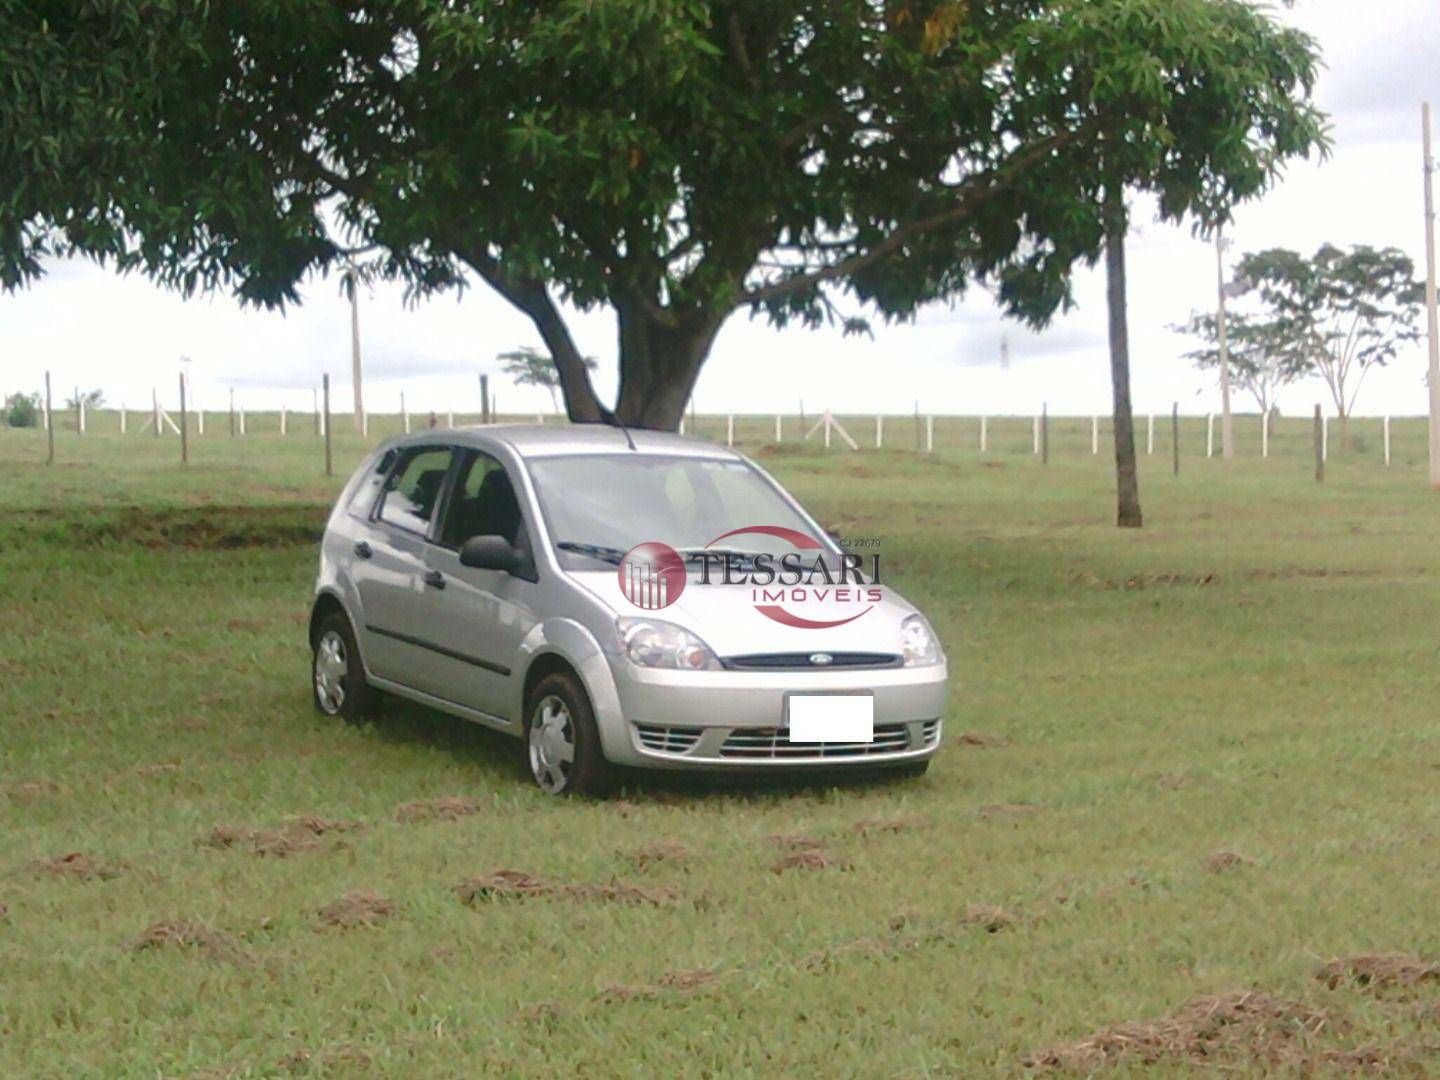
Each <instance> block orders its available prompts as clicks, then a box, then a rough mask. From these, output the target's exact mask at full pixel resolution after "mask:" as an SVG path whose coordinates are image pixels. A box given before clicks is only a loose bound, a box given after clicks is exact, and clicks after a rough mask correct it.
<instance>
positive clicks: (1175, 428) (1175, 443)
mask: <svg viewBox="0 0 1440 1080" xmlns="http://www.w3.org/2000/svg"><path fill="white" fill-rule="evenodd" d="M1170 444H1171V448H1172V449H1173V450H1174V452H1175V475H1176V476H1179V475H1180V403H1179V402H1178V401H1177V402H1175V404H1174V406H1173V407H1172V408H1171V409H1170Z"/></svg>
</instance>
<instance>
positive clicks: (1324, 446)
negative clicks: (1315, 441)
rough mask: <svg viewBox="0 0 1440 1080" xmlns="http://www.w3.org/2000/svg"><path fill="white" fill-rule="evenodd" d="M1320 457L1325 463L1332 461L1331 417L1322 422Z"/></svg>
mask: <svg viewBox="0 0 1440 1080" xmlns="http://www.w3.org/2000/svg"><path fill="white" fill-rule="evenodd" d="M1320 457H1321V459H1322V460H1324V461H1329V460H1330V417H1328V416H1325V417H1322V418H1321V420H1320Z"/></svg>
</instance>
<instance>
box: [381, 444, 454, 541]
mask: <svg viewBox="0 0 1440 1080" xmlns="http://www.w3.org/2000/svg"><path fill="white" fill-rule="evenodd" d="M450 455H451V451H450V450H449V449H447V448H445V447H431V446H427V447H421V448H419V449H416V450H411V451H409V452H408V453H407V454H406V455H405V456H404V457H403V458H401V460H400V463H399V464H398V465H397V466H396V468H395V471H394V472H392V473H391V474H390V479H389V481H387V482H386V484H385V491H384V494H383V495H382V496H381V502H380V520H381V521H384V522H387V523H388V524H390V525H394V526H396V527H397V528H401V529H405V530H407V531H408V532H413V533H418V534H419V535H421V536H424V535H425V534H426V533H428V532H429V531H430V521H431V519H432V518H433V517H434V516H435V508H436V506H437V504H438V503H439V502H440V490H441V488H443V487H444V486H445V473H446V471H447V470H449V468H450Z"/></svg>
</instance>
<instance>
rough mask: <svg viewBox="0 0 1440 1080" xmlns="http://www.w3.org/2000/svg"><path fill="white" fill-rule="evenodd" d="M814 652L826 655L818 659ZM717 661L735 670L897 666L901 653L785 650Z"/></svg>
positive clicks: (801, 669) (730, 657) (803, 669)
mask: <svg viewBox="0 0 1440 1080" xmlns="http://www.w3.org/2000/svg"><path fill="white" fill-rule="evenodd" d="M817 656H825V657H829V659H828V660H822V661H820V662H818V663H817V662H816V660H815V657H817ZM720 662H721V663H722V664H724V665H725V666H726V667H727V668H731V669H732V670H737V671H797V670H800V671H808V670H815V669H819V670H824V669H828V668H887V667H899V666H900V657H899V656H898V655H897V654H895V653H875V652H836V653H827V652H788V653H752V654H750V655H747V656H729V657H726V658H725V659H724V660H722V661H720Z"/></svg>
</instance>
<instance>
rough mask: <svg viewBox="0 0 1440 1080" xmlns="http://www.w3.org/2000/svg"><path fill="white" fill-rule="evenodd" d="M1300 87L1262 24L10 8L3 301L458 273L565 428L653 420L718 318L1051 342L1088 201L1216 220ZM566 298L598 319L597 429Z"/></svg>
mask: <svg viewBox="0 0 1440 1080" xmlns="http://www.w3.org/2000/svg"><path fill="white" fill-rule="evenodd" d="M1317 63H1318V57H1317V53H1316V48H1315V44H1314V42H1313V40H1312V39H1311V38H1310V37H1308V36H1307V35H1305V34H1304V33H1302V32H1301V31H1298V30H1296V29H1293V28H1290V27H1286V26H1284V25H1282V24H1281V23H1280V22H1279V21H1278V19H1277V18H1276V17H1275V16H1274V14H1273V13H1272V12H1271V10H1270V9H1269V7H1268V6H1267V5H1265V4H1263V3H1261V2H1260V0H649V2H646V3H637V2H636V0H547V2H544V3H514V2H505V0H347V2H345V3H333V2H325V0H287V2H285V3H274V2H268V3H261V2H258V0H252V2H246V3H239V2H230V3H201V2H199V0H173V2H169V3H164V4H156V3H154V2H153V0H107V2H106V3H103V4H79V3H59V2H57V0H48V2H36V3H9V4H0V71H3V72H4V78H3V79H0V192H3V193H4V194H3V198H0V284H3V285H6V286H8V287H11V288H14V287H17V286H19V285H22V284H25V283H27V282H29V281H31V280H33V279H34V278H35V277H36V276H37V275H38V274H39V273H41V272H42V270H43V262H44V260H45V258H46V257H47V256H49V255H51V254H54V253H57V252H59V253H69V254H83V255H87V256H90V257H93V258H96V259H99V260H102V261H105V262H109V263H111V264H114V265H118V266H119V267H121V268H122V269H137V270H141V271H143V272H145V273H147V274H149V275H150V276H151V277H152V278H154V279H155V280H157V281H160V282H162V283H164V284H166V285H169V286H173V287H175V288H178V289H180V290H181V291H182V292H184V293H187V294H188V293H192V292H194V291H197V290H206V289H213V288H220V287H230V288H233V289H234V291H235V292H236V293H237V294H238V295H239V296H240V297H241V298H242V299H244V300H246V301H249V302H254V303H260V304H269V305H279V304H284V303H293V302H296V301H297V300H298V297H299V293H298V286H299V283H300V282H301V281H302V280H304V279H305V277H306V276H307V275H309V274H311V273H313V272H317V271H318V272H325V271H327V270H329V269H337V270H338V269H341V268H343V266H344V264H345V261H346V260H347V259H348V258H351V257H354V258H357V259H363V260H365V261H367V262H370V263H372V264H374V265H376V267H377V269H378V271H379V272H380V273H381V274H383V275H387V276H389V277H391V278H395V279H399V280H402V281H404V282H405V283H406V285H407V286H408V288H409V290H410V291H411V293H412V295H414V294H424V293H429V292H434V291H437V290H443V289H451V288H457V287H460V286H462V285H463V284H464V283H465V282H466V281H467V280H471V281H473V280H474V279H476V278H478V279H479V280H481V281H483V282H485V283H486V284H487V285H489V286H490V287H492V288H493V289H494V290H496V291H497V292H498V293H499V294H500V295H501V296H502V297H504V298H505V299H506V300H507V301H508V302H509V303H510V304H512V305H514V306H515V307H516V308H517V309H518V310H519V311H520V312H522V313H523V314H525V315H526V316H527V317H529V318H530V319H531V321H532V322H533V323H534V325H535V328H536V331H537V333H538V334H539V336H540V338H541V340H542V342H543V344H544V347H545V348H546V349H547V350H548V352H549V353H550V355H551V356H552V357H554V359H555V363H556V365H557V367H558V369H559V374H560V382H561V386H562V388H563V392H564V398H565V404H566V408H567V411H568V413H569V415H570V417H571V419H572V420H575V421H577V422H605V421H609V420H612V419H616V418H618V419H619V420H620V421H622V422H624V423H626V424H630V425H635V426H640V427H649V428H674V427H675V426H676V425H677V424H678V423H679V420H680V417H681V413H682V411H683V409H684V406H685V402H686V401H687V399H688V398H689V397H690V394H691V391H692V390H693V388H694V385H695V381H696V379H697V377H698V376H699V373H700V370H701V367H702V365H703V364H704V363H705V361H706V359H707V357H708V356H709V355H710V352H711V347H712V345H713V344H714V341H715V338H716V335H717V334H718V333H719V332H720V329H721V327H722V326H723V325H724V324H725V322H726V320H727V319H729V318H730V317H731V316H732V315H733V314H735V313H737V312H746V313H748V314H750V315H752V316H761V317H764V318H766V319H768V320H769V321H771V322H772V323H775V324H785V323H789V322H798V323H800V324H802V325H812V326H813V325H821V324H825V323H827V322H833V323H834V324H836V325H840V326H843V327H844V328H845V329H847V330H851V331H854V330H858V329H860V324H859V323H858V322H857V321H856V316H855V315H853V314H848V313H846V312H842V311H840V310H839V308H840V306H841V305H842V304H845V305H847V306H848V305H850V304H854V305H855V306H856V307H858V308H859V309H861V311H862V312H863V311H866V310H868V311H871V312H875V313H877V314H878V316H879V317H882V318H886V319H907V318H910V317H912V316H913V315H914V313H915V312H916V310H917V309H918V308H919V307H920V306H921V305H924V304H927V303H930V302H933V301H938V300H952V299H955V298H958V297H960V296H962V295H963V294H965V293H966V292H967V290H969V289H971V288H973V287H974V286H976V285H977V284H978V285H987V286H990V287H993V288H994V290H995V293H996V295H997V296H998V297H999V300H1000V303H1001V305H1002V306H1003V307H1004V309H1005V310H1006V312H1007V313H1009V314H1011V315H1013V316H1015V317H1018V318H1021V319H1024V320H1026V321H1028V322H1030V323H1033V324H1037V325H1038V324H1043V323H1045V322H1046V321H1047V320H1048V319H1050V318H1051V316H1052V315H1053V314H1054V313H1055V312H1056V311H1057V310H1059V309H1061V308H1063V307H1065V306H1067V305H1068V304H1070V303H1071V301H1072V292H1071V278H1072V274H1073V271H1074V268H1075V266H1076V264H1077V263H1078V262H1083V261H1092V262H1093V261H1094V260H1096V259H1098V258H1099V257H1100V255H1101V251H1102V247H1103V246H1104V240H1105V234H1106V221H1105V220H1104V213H1103V207H1102V194H1101V193H1102V191H1109V190H1111V189H1114V190H1115V191H1117V192H1118V191H1124V190H1128V191H1134V192H1146V193H1150V194H1153V195H1154V196H1155V197H1156V199H1157V201H1158V205H1159V207H1160V212H1161V215H1162V216H1163V217H1164V218H1166V219H1169V220H1178V219H1181V218H1185V217H1195V218H1199V219H1202V220H1205V221H1209V220H1210V219H1212V218H1215V217H1223V216H1224V214H1226V213H1227V212H1228V210H1229V207H1230V206H1232V205H1233V204H1234V203H1236V202H1238V201H1240V200H1242V199H1245V198H1248V197H1250V196H1253V195H1255V194H1257V193H1259V192H1260V191H1262V190H1263V189H1264V188H1265V187H1266V186H1267V184H1268V183H1269V181H1270V179H1271V178H1272V176H1273V175H1274V173H1275V172H1276V171H1277V170H1279V169H1280V168H1281V167H1282V166H1283V165H1284V163H1285V162H1286V161H1287V160H1288V159H1290V158H1293V157H1296V156H1302V155H1305V154H1307V153H1309V152H1310V151H1311V150H1312V149H1314V148H1315V147H1316V146H1317V144H1318V143H1319V142H1320V141H1321V139H1322V127H1323V118H1322V117H1321V115H1320V113H1319V112H1318V110H1317V109H1316V108H1315V107H1314V105H1313V104H1312V103H1311V102H1310V100H1309V98H1310V91H1311V87H1312V84H1313V81H1314V78H1315V74H1316V69H1317ZM1112 202H1113V200H1112ZM1114 206H1115V207H1119V209H1120V210H1121V211H1122V213H1123V206H1120V204H1119V203H1118V202H1116V203H1114ZM1113 208H1114V207H1112V209H1113ZM562 301H563V302H565V303H568V304H569V305H570V306H571V307H573V308H578V309H581V310H591V309H596V308H606V309H609V310H610V311H611V312H613V314H614V316H615V320H616V325H617V328H618V334H617V340H618V353H619V357H618V359H619V365H618V366H619V393H618V396H617V398H616V400H615V401H614V404H613V409H612V408H611V407H609V406H607V405H605V404H602V402H601V401H600V400H599V398H598V397H597V396H596V394H595V392H594V388H593V386H592V385H591V382H590V378H589V372H588V370H587V369H586V367H585V365H584V363H583V361H582V358H581V356H580V353H579V351H578V349H577V347H576V344H575V342H574V339H573V337H572V335H571V332H570V329H569V326H568V325H567V319H566V312H565V309H564V307H563V306H562Z"/></svg>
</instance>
